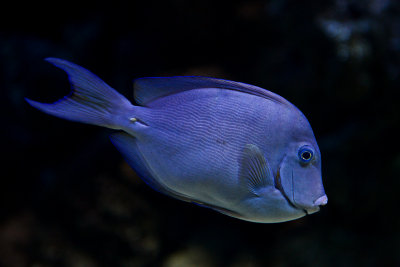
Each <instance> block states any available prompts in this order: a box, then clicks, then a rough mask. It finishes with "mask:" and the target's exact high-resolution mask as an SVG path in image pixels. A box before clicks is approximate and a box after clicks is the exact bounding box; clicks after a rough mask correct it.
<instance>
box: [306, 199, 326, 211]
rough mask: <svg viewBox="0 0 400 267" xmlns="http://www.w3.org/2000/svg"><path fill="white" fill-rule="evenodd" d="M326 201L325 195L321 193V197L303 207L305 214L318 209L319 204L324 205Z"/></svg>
mask: <svg viewBox="0 0 400 267" xmlns="http://www.w3.org/2000/svg"><path fill="white" fill-rule="evenodd" d="M327 203H328V197H327V196H326V195H323V196H322V197H319V198H318V199H317V200H315V201H314V203H313V206H312V207H308V208H306V209H305V212H306V213H307V214H313V213H315V212H317V211H319V209H320V206H324V205H326V204H327Z"/></svg>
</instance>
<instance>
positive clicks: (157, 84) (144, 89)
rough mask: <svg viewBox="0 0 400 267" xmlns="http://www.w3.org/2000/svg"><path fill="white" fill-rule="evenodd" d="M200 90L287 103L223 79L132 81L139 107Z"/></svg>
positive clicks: (145, 79)
mask: <svg viewBox="0 0 400 267" xmlns="http://www.w3.org/2000/svg"><path fill="white" fill-rule="evenodd" d="M202 88H221V89H227V90H234V91H239V92H243V93H247V94H252V95H256V96H259V97H263V98H266V99H269V100H272V101H275V102H279V103H282V104H286V103H288V102H287V101H286V100H285V99H284V98H282V97H281V96H279V95H277V94H274V93H272V92H270V91H268V90H266V89H263V88H261V87H257V86H254V85H250V84H245V83H240V82H234V81H229V80H223V79H216V78H208V77H201V76H174V77H149V78H139V79H136V80H135V81H134V95H135V100H136V102H137V103H138V104H140V105H146V104H147V103H149V102H151V101H153V100H155V99H157V98H160V97H163V96H167V95H172V94H176V93H179V92H183V91H188V90H193V89H202Z"/></svg>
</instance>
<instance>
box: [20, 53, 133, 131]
mask: <svg viewBox="0 0 400 267" xmlns="http://www.w3.org/2000/svg"><path fill="white" fill-rule="evenodd" d="M46 60H47V61H48V62H50V63H52V64H53V65H55V66H56V67H59V68H61V69H63V70H64V71H65V72H67V74H68V77H69V81H70V83H71V87H72V92H71V93H70V94H69V95H68V96H65V97H64V98H62V99H60V100H58V101H56V102H54V103H51V104H47V103H39V102H36V101H33V100H30V99H26V101H28V103H29V104H30V105H31V106H33V107H35V108H37V109H39V110H41V111H43V112H45V113H48V114H50V115H54V116H57V117H60V118H63V119H67V120H71V121H78V122H83V123H89V124H94V125H99V126H104V127H108V128H113V129H119V128H120V127H119V126H118V125H117V121H118V120H117V119H116V116H118V115H120V114H123V112H124V111H126V110H128V109H129V108H130V107H132V104H131V103H130V102H129V100H128V99H126V98H125V97H124V96H123V95H121V94H119V93H118V92H117V91H115V90H114V89H112V88H111V87H110V86H108V85H107V84H106V83H105V82H104V81H102V80H101V79H100V78H99V77H97V76H96V75H94V74H93V73H91V72H90V71H88V70H86V69H84V68H82V67H80V66H78V65H75V64H73V63H71V62H68V61H66V60H62V59H57V58H47V59H46Z"/></svg>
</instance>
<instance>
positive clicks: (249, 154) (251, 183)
mask: <svg viewBox="0 0 400 267" xmlns="http://www.w3.org/2000/svg"><path fill="white" fill-rule="evenodd" d="M239 164H240V169H239V179H240V181H241V183H242V186H243V187H245V189H246V190H248V191H250V192H251V193H252V194H254V195H256V196H258V192H259V191H260V190H262V189H264V188H265V187H267V186H274V178H273V175H272V172H271V169H270V167H269V164H268V161H267V159H266V158H265V157H264V155H263V153H262V152H261V150H260V149H259V148H258V146H256V145H253V144H247V145H246V146H245V148H244V149H243V152H242V156H241V158H240V162H239Z"/></svg>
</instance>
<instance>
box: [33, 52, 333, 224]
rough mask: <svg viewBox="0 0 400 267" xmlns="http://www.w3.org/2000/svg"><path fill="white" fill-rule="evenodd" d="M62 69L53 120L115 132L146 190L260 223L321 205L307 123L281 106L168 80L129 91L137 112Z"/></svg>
mask: <svg viewBox="0 0 400 267" xmlns="http://www.w3.org/2000/svg"><path fill="white" fill-rule="evenodd" d="M47 60H48V61H49V62H51V63H53V64H54V65H55V66H57V67H60V68H61V69H63V70H65V71H66V72H67V74H68V76H69V79H70V82H71V84H72V89H73V90H72V93H71V94H70V95H69V96H68V97H65V98H63V99H62V100H59V101H57V102H55V103H52V104H44V103H39V102H36V101H32V100H29V99H27V101H28V102H29V103H30V104H31V105H32V106H33V107H35V108H38V109H39V110H42V111H43V112H45V113H48V114H50V115H54V116H57V117H60V118H64V119H68V120H72V121H78V122H83V123H89V124H94V125H99V126H103V127H108V128H111V129H114V130H116V132H115V133H114V134H112V136H111V140H112V142H113V144H114V145H115V146H116V147H117V149H118V150H119V151H120V152H121V153H122V155H123V156H124V158H125V159H126V160H127V162H128V163H129V165H130V166H131V167H132V168H133V169H134V170H136V171H137V173H138V174H139V175H140V176H141V178H142V179H143V180H144V181H145V182H146V183H147V184H148V185H150V186H151V187H153V188H154V189H155V190H157V191H159V192H162V193H164V194H166V195H169V196H172V197H174V198H177V199H180V200H184V201H189V202H194V203H197V204H199V205H201V206H205V207H209V208H211V209H214V210H216V211H218V212H221V213H223V214H226V215H229V216H232V217H235V218H238V219H243V220H247V221H251V222H259V223H276V222H284V221H288V220H293V219H297V218H300V217H303V216H305V215H306V214H311V213H314V212H316V211H318V210H319V208H320V206H323V205H325V204H326V203H327V196H326V194H325V191H324V188H323V185H322V178H321V155H320V151H319V148H318V145H317V142H316V140H315V137H314V134H313V131H312V129H311V126H310V124H309V122H308V121H307V119H306V117H305V116H304V115H303V114H302V113H301V111H300V110H298V109H297V108H296V107H295V106H294V105H292V104H291V103H290V102H288V101H287V100H285V99H283V98H282V97H280V96H278V95H276V94H274V93H272V92H270V91H268V90H265V89H262V88H259V87H256V86H252V85H247V84H244V83H238V82H233V81H228V80H222V79H215V78H207V77H193V76H176V77H158V78H142V79H138V80H136V81H135V83H134V87H135V88H134V89H135V99H136V101H137V103H138V104H139V105H132V104H131V103H130V101H129V100H127V99H126V98H125V97H124V96H122V95H120V94H119V93H118V92H117V91H115V90H114V89H112V88H111V87H109V86H108V85H107V84H106V83H104V82H103V81H102V80H101V79H100V78H98V77H97V76H95V75H94V74H92V73H91V72H89V71H88V70H86V69H84V68H82V67H80V66H78V65H75V64H73V63H70V62H68V61H65V60H61V59H54V58H50V59H47Z"/></svg>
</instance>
